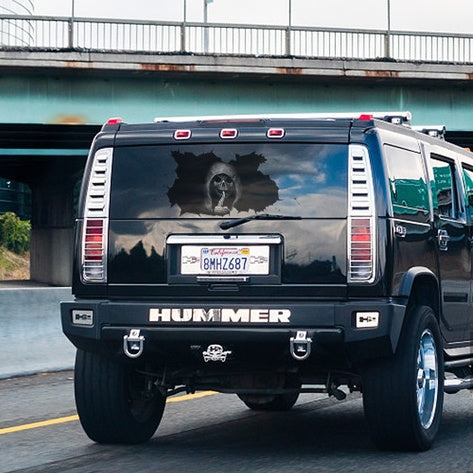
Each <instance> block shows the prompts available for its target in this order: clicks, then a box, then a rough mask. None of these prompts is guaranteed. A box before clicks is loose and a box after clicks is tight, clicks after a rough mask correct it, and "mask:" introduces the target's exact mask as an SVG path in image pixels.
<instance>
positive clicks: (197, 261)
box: [179, 245, 270, 276]
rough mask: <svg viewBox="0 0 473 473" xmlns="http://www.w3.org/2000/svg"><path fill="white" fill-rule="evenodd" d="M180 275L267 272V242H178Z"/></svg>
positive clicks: (256, 273)
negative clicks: (179, 244) (208, 243)
mask: <svg viewBox="0 0 473 473" xmlns="http://www.w3.org/2000/svg"><path fill="white" fill-rule="evenodd" d="M179 263H180V264H179V267H180V273H181V274H182V275H183V276H267V275H269V272H270V246H269V245H182V246H181V252H180V262H179Z"/></svg>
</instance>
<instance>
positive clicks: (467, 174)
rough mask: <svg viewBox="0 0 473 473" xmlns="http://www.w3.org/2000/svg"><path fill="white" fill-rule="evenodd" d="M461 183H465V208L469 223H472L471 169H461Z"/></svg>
mask: <svg viewBox="0 0 473 473" xmlns="http://www.w3.org/2000/svg"><path fill="white" fill-rule="evenodd" d="M463 182H464V183H465V194H466V195H465V198H466V202H465V206H466V209H467V215H468V219H469V221H470V222H472V221H473V169H470V168H466V167H464V168H463Z"/></svg>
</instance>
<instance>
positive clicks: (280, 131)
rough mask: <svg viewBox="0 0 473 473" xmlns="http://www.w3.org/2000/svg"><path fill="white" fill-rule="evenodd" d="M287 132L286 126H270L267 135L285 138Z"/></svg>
mask: <svg viewBox="0 0 473 473" xmlns="http://www.w3.org/2000/svg"><path fill="white" fill-rule="evenodd" d="M285 134H286V132H285V130H284V128H270V129H269V130H268V131H267V132H266V136H267V137H268V138H283V137H284V135H285Z"/></svg>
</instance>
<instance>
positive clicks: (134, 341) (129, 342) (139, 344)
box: [123, 328, 145, 358]
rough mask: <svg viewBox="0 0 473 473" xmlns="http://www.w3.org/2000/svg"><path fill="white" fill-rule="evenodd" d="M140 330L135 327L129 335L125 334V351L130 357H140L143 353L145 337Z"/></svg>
mask: <svg viewBox="0 0 473 473" xmlns="http://www.w3.org/2000/svg"><path fill="white" fill-rule="evenodd" d="M140 332H141V331H140V330H139V329H137V328H133V329H131V330H130V333H129V334H128V335H124V336H123V351H124V352H125V355H126V356H128V358H138V357H139V356H141V354H142V353H143V348H144V344H145V337H144V335H141V334H140Z"/></svg>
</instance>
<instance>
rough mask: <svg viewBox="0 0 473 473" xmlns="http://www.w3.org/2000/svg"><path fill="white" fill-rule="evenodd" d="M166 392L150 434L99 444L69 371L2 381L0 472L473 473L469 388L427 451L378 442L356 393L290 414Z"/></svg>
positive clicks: (305, 404)
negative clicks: (389, 448)
mask: <svg viewBox="0 0 473 473" xmlns="http://www.w3.org/2000/svg"><path fill="white" fill-rule="evenodd" d="M171 399H172V402H168V404H167V406H166V410H165V414H164V418H163V421H162V423H161V425H160V427H159V429H158V431H157V432H156V434H155V436H154V437H153V438H152V440H151V441H150V442H148V443H147V444H145V445H138V446H102V445H97V444H94V443H93V442H91V441H90V440H89V439H88V438H87V436H86V435H85V434H84V433H83V431H82V429H81V426H80V423H79V422H78V421H77V420H76V417H75V409H74V400H73V382H72V373H71V372H62V373H56V374H44V375H36V376H30V377H24V378H13V379H6V380H1V381H0V407H1V409H0V473H6V472H22V473H27V472H28V473H40V472H48V473H56V472H57V473H66V472H67V473H72V472H73V473H99V472H100V473H102V472H103V473H105V472H113V473H116V472H118V471H120V472H133V473H135V472H160V473H161V472H164V473H166V472H173V473H180V472H189V473H191V472H205V473H217V472H218V473H221V472H224V473H231V472H245V473H253V472H268V473H269V472H272V473H274V472H287V473H290V472H298V473H299V472H317V473H320V472H344V473H346V472H357V473H358V472H363V473H368V472H376V473H380V472H389V473H395V472H402V473H410V472H416V473H417V472H423V471H426V472H429V473H434V472H441V473H445V472H453V471H455V472H462V473H473V395H472V393H471V392H469V391H464V392H462V393H459V394H456V395H447V396H446V403H445V413H444V419H443V424H442V427H441V431H440V435H439V437H438V439H437V442H436V443H435V445H434V447H433V448H432V449H431V450H430V451H428V452H424V453H396V452H378V451H377V450H375V449H374V447H373V445H372V443H371V442H370V439H369V436H368V432H367V427H366V424H365V421H364V418H363V408H362V403H361V398H360V396H358V395H352V396H349V397H348V398H347V400H345V401H343V402H339V401H335V400H333V399H328V398H325V397H324V398H321V397H320V396H314V395H304V396H303V397H302V398H301V399H300V400H299V402H298V404H297V405H296V406H295V407H294V408H293V409H292V410H291V411H290V412H287V413H258V412H252V411H250V410H248V409H247V408H246V407H245V406H244V405H243V404H242V403H241V402H240V401H239V400H238V398H237V397H236V396H234V395H224V394H212V393H203V396H202V397H194V396H184V397H175V398H171ZM38 423H39V424H38Z"/></svg>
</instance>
